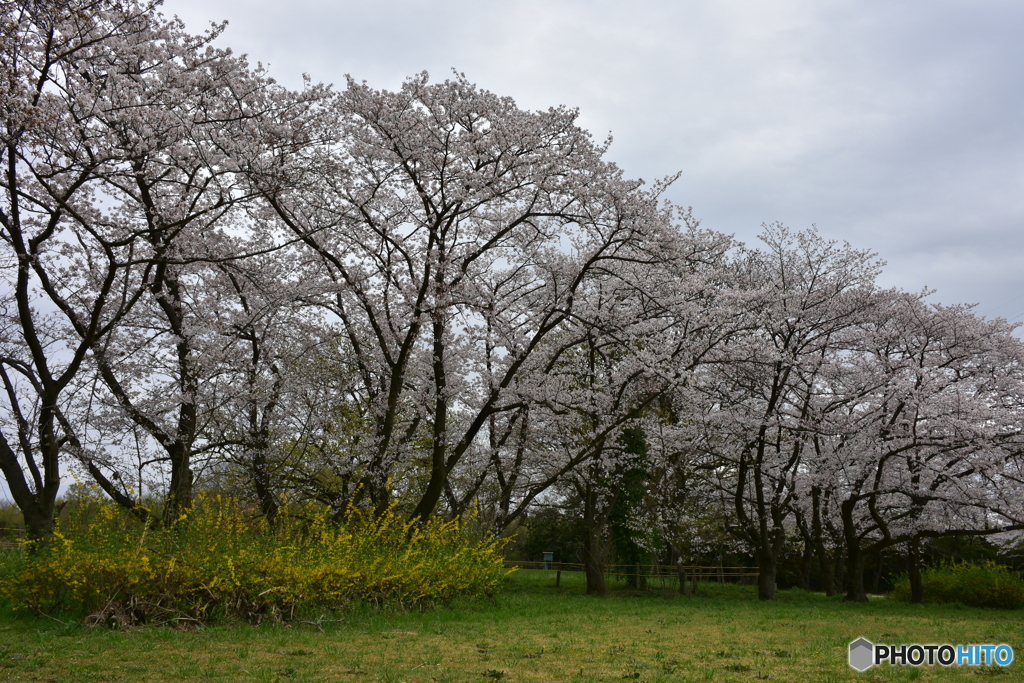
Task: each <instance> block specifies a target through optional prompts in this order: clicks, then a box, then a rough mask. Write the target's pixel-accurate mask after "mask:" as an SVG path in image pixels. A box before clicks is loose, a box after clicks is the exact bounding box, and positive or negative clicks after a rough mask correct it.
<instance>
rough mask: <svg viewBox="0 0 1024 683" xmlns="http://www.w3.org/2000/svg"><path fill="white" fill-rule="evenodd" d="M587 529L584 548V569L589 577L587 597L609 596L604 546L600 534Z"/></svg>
mask: <svg viewBox="0 0 1024 683" xmlns="http://www.w3.org/2000/svg"><path fill="white" fill-rule="evenodd" d="M595 531H596V530H594V529H587V542H586V544H585V545H584V547H583V569H584V571H585V572H586V575H587V595H607V594H608V584H607V583H606V582H605V576H604V560H605V557H604V556H605V552H604V547H603V546H604V544H603V543H602V542H601V540H602V539H601V537H600V533H599V532H597V533H595Z"/></svg>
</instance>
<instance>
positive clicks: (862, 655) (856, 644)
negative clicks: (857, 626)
mask: <svg viewBox="0 0 1024 683" xmlns="http://www.w3.org/2000/svg"><path fill="white" fill-rule="evenodd" d="M874 659H875V646H874V645H872V644H871V641H869V640H867V639H865V638H858V639H857V640H855V641H853V642H852V643H850V666H852V667H853V668H854V669H856V670H857V671H867V670H868V669H870V668H871V666H872V665H873V664H874V663H875V662H874Z"/></svg>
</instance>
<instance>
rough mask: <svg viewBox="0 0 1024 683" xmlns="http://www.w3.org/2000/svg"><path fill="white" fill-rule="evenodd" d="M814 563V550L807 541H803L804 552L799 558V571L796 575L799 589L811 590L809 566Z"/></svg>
mask: <svg viewBox="0 0 1024 683" xmlns="http://www.w3.org/2000/svg"><path fill="white" fill-rule="evenodd" d="M813 563H814V551H813V550H812V548H811V545H810V544H809V543H806V542H805V543H804V552H803V555H802V556H801V558H800V573H799V574H798V575H797V581H798V582H799V586H800V588H801V589H803V590H805V591H809V590H811V567H812V566H813Z"/></svg>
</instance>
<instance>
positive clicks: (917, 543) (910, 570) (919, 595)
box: [907, 538, 924, 605]
mask: <svg viewBox="0 0 1024 683" xmlns="http://www.w3.org/2000/svg"><path fill="white" fill-rule="evenodd" d="M907 577H908V578H909V579H910V602H912V603H915V604H918V605H920V604H922V603H924V583H923V582H922V581H921V539H919V538H914V539H911V541H910V547H909V548H908V550H907Z"/></svg>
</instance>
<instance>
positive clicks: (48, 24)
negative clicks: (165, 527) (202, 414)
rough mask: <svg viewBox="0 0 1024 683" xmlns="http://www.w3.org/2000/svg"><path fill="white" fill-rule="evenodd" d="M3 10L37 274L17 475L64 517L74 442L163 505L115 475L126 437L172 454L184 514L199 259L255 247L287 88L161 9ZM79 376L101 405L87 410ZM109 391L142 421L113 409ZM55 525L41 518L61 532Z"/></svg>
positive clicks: (110, 489) (19, 227) (19, 301)
mask: <svg viewBox="0 0 1024 683" xmlns="http://www.w3.org/2000/svg"><path fill="white" fill-rule="evenodd" d="M4 22H5V23H4V45H3V55H4V56H3V59H4V61H5V74H6V76H5V78H6V81H5V90H4V93H3V95H4V111H5V131H4V152H3V156H4V159H3V160H4V163H5V165H6V173H5V179H4V192H5V211H4V213H3V215H2V217H0V220H2V224H3V231H4V232H3V238H4V244H5V247H6V248H7V249H8V252H7V258H9V259H10V260H11V261H12V263H15V262H16V263H17V266H18V270H17V276H16V278H15V281H14V282H12V283H11V291H12V299H11V303H10V304H9V305H8V306H7V310H8V311H9V312H10V313H11V315H9V317H8V318H7V320H8V321H9V327H8V329H9V330H10V336H9V337H5V339H9V340H11V341H10V347H11V351H9V352H5V361H4V368H3V369H4V373H5V376H7V377H8V380H7V381H6V382H5V385H6V388H7V392H6V393H7V396H8V401H7V404H6V409H7V412H8V414H9V415H10V416H12V417H11V422H10V424H11V425H16V427H15V428H14V430H15V431H16V432H17V433H18V434H19V437H18V439H16V440H11V439H8V438H7V435H6V434H7V433H6V431H5V435H4V439H3V442H4V446H5V447H4V448H3V449H2V451H3V453H2V455H3V461H4V465H3V469H4V474H5V476H6V477H7V479H8V482H9V484H10V485H11V487H12V491H13V490H17V491H18V493H17V494H16V500H18V501H19V505H21V506H22V509H23V510H26V509H27V507H30V508H33V509H36V508H39V512H38V514H36V512H32V513H30V516H31V517H32V518H33V520H35V519H36V518H37V517H38V518H39V519H40V520H45V519H49V518H50V517H52V514H51V513H52V503H53V500H54V497H55V496H56V493H57V490H58V487H59V480H60V470H59V467H60V465H59V456H60V453H61V452H62V451H67V452H68V453H70V454H72V455H74V456H75V458H76V460H77V461H78V462H79V463H80V464H81V465H82V466H83V467H84V468H85V469H87V470H88V472H89V474H90V475H91V476H92V477H93V478H94V479H95V480H96V481H97V482H98V483H99V484H100V486H101V487H102V488H103V489H104V490H105V491H106V492H107V493H108V494H109V495H111V496H112V497H113V498H114V499H115V500H117V501H118V502H120V503H122V504H124V505H125V506H126V507H129V508H131V509H133V510H136V511H137V512H138V514H141V515H145V514H146V513H145V512H144V511H143V510H141V508H139V507H138V496H139V495H140V494H141V491H139V490H138V489H135V490H132V489H130V488H128V486H127V483H126V482H125V480H124V478H123V477H122V473H121V472H120V470H119V469H118V468H116V467H111V465H112V464H113V460H112V459H111V457H110V455H109V454H110V452H111V451H112V450H117V447H118V445H117V444H116V443H114V444H112V443H111V442H110V441H109V440H108V441H107V442H104V441H103V439H104V437H105V435H106V436H110V435H111V434H112V431H117V432H119V438H120V439H121V440H123V439H124V438H125V437H126V436H128V435H130V436H131V437H139V438H141V439H144V440H149V441H151V442H153V443H155V444H156V445H157V446H158V448H159V449H162V451H163V453H164V454H163V456H161V458H159V460H160V461H161V462H163V463H165V464H166V465H167V468H168V471H169V477H170V484H169V487H168V489H167V505H166V509H167V512H168V515H170V517H173V516H174V512H175V511H176V510H177V509H178V508H179V507H182V506H184V507H187V506H188V505H189V503H190V500H191V496H192V491H191V487H192V477H193V475H192V471H191V449H192V445H193V442H194V440H195V438H196V430H197V426H198V419H199V414H198V408H197V404H196V394H197V391H198V387H199V383H200V381H201V378H200V374H201V372H202V369H201V365H200V363H199V362H198V360H197V359H196V351H195V343H194V339H195V338H196V337H197V335H201V333H199V332H197V329H198V328H200V327H202V326H201V325H196V324H194V317H193V316H192V315H191V314H192V312H193V311H190V306H191V305H193V304H195V303H197V301H198V297H201V296H205V295H207V293H205V292H204V293H199V294H198V296H197V297H193V294H196V293H197V291H198V290H201V289H202V286H203V278H202V276H201V275H200V274H198V273H197V272H191V271H190V270H189V269H190V267H191V265H190V264H196V263H212V262H215V261H226V260H237V259H238V258H239V257H240V256H241V255H242V254H243V253H244V251H245V249H246V246H245V241H244V240H241V241H240V240H238V239H236V237H235V234H237V232H238V231H239V230H241V229H244V226H245V225H246V224H247V223H249V222H250V221H248V218H249V216H248V214H247V213H246V211H244V210H242V207H244V205H245V202H246V199H247V197H249V196H250V193H249V191H248V189H247V188H248V186H247V182H246V178H247V176H245V175H243V174H240V173H239V171H240V170H241V165H240V160H244V159H249V158H253V157H254V156H258V155H259V153H260V152H259V150H262V151H263V152H262V153H263V154H269V153H272V151H271V150H272V149H273V146H274V142H273V140H274V138H273V136H270V137H269V138H268V135H267V133H266V129H264V128H261V127H260V126H259V125H258V122H259V121H260V114H261V113H264V112H266V111H267V110H271V109H275V108H279V103H280V101H281V100H282V97H281V93H282V90H281V89H279V88H277V87H276V86H274V85H273V82H272V81H270V80H269V79H267V78H265V77H264V76H263V75H262V74H261V73H260V72H258V71H253V70H251V69H249V67H248V66H247V64H246V63H245V61H244V60H240V59H237V58H235V57H233V56H231V54H230V52H228V51H223V50H216V49H214V48H212V47H211V46H210V43H211V41H212V40H213V39H214V38H215V37H216V36H217V35H218V33H219V32H220V28H214V29H212V30H211V31H210V32H209V33H207V34H205V35H202V36H191V35H188V34H186V33H185V32H184V31H183V29H182V26H181V24H180V22H177V21H168V20H165V19H164V18H163V17H162V16H160V15H159V14H158V13H157V12H156V11H155V5H154V4H140V3H136V2H120V1H117V0H111V1H107V0H103V1H97V2H75V3H58V4H45V3H43V4H39V3H9V4H7V5H5V13H4ZM268 139H269V140H271V141H270V142H268ZM232 231H233V232H232ZM250 241H252V240H250ZM265 241H266V240H262V241H261V242H260V244H259V248H261V249H263V248H267V247H266V245H265V244H264V243H265ZM15 310H16V311H17V314H14V311H15ZM157 347H159V349H157ZM150 350H151V351H152V352H149V351H150ZM85 371H88V372H89V373H91V374H94V377H96V378H98V382H99V383H97V382H92V383H90V382H89V381H87V378H86V377H85ZM11 373H15V374H16V375H17V377H16V378H15V377H13V376H12V375H11ZM75 386H78V387H79V388H80V391H79V392H78V394H77V401H76V403H75V406H76V409H81V410H82V411H84V413H83V414H80V415H76V416H74V417H72V416H70V415H68V414H67V410H68V409H69V408H70V407H71V404H70V403H69V402H68V401H69V394H68V392H69V390H70V389H72V388H74V387H75ZM99 386H102V387H103V388H102V390H98V389H97V387H99ZM97 391H99V393H97ZM147 391H148V395H146V393H147ZM62 396H63V398H62ZM105 397H108V398H109V399H110V400H109V401H106V399H105ZM161 400H162V401H163V402H164V404H163V405H157V403H160V401H161ZM167 401H172V402H174V407H173V408H171V407H168V406H167V405H166V402H167ZM105 402H106V403H108V404H116V405H117V410H118V412H119V414H120V416H121V417H122V418H124V419H126V420H127V422H126V423H125V424H130V425H131V427H130V428H118V427H117V426H116V425H115V424H114V423H112V422H110V420H109V419H106V421H105V418H109V417H110V415H102V414H101V413H103V411H102V406H103V405H104V403H105ZM33 411H34V414H35V415H36V424H37V426H36V428H35V431H36V432H37V433H35V434H33V433H32V428H31V427H30V426H29V420H28V419H27V414H28V413H30V412H33ZM94 418H98V419H94ZM6 429H7V427H6V426H5V430H6ZM58 432H59V433H58ZM115 441H116V438H115ZM12 443H17V444H18V448H19V449H20V451H21V453H20V456H21V461H20V462H19V460H18V458H17V456H16V455H15V454H14V449H13V448H12V447H11V444H12ZM36 449H38V451H36ZM37 457H40V458H42V461H43V463H44V464H43V468H42V470H43V473H44V474H43V475H42V476H40V475H39V474H38V473H37V470H38V467H36V465H35V464H34V462H35V459H36V458H37ZM25 472H29V473H31V477H32V478H33V479H34V480H35V483H34V487H35V493H33V492H32V491H31V490H30V488H31V487H28V486H27V482H25V481H24V479H25ZM26 506H27V507H26ZM27 514H28V513H27ZM170 517H168V518H170ZM48 524H49V522H45V521H38V522H37V521H33V522H31V526H32V528H38V529H39V530H40V531H42V532H45V530H46V528H48V527H47V525H48Z"/></svg>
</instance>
